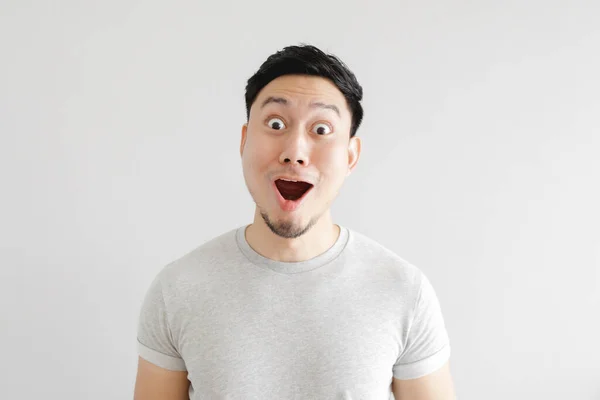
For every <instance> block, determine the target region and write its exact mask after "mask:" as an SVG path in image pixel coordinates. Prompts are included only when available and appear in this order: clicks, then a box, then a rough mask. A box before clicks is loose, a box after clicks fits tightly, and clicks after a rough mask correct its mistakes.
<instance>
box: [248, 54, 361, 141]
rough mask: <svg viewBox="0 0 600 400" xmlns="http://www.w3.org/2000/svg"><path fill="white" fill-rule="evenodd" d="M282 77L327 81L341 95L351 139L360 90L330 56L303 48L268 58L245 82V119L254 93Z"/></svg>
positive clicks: (357, 122) (358, 118) (357, 119)
mask: <svg viewBox="0 0 600 400" xmlns="http://www.w3.org/2000/svg"><path fill="white" fill-rule="evenodd" d="M282 75H313V76H320V77H323V78H326V79H329V80H331V81H332V82H333V83H334V84H335V86H337V88H338V89H339V90H340V92H342V94H343V95H344V97H345V98H346V102H347V103H348V107H349V108H350V112H351V113H352V124H351V126H350V137H353V136H354V135H355V134H356V131H357V130H358V127H359V126H360V123H361V121H362V119H363V109H362V106H361V105H360V101H361V100H362V97H363V90H362V87H361V86H360V85H359V83H358V81H357V80H356V77H355V76H354V74H353V73H352V71H350V69H349V68H348V67H347V66H346V64H344V63H343V62H342V61H341V60H340V59H338V58H337V57H336V56H334V55H332V54H326V53H324V52H323V51H321V50H319V49H318V48H317V47H315V46H312V45H307V44H302V45H300V46H288V47H285V48H283V50H280V51H278V52H277V53H275V54H272V55H270V56H269V57H268V58H267V60H266V61H265V62H264V63H263V64H262V65H261V66H260V68H259V69H258V71H257V72H256V73H255V74H254V75H252V76H251V77H250V79H248V83H247V85H246V117H247V118H250V108H251V107H252V104H253V103H254V101H255V100H256V97H257V96H258V93H259V92H260V91H261V90H262V89H263V88H264V87H265V86H267V84H268V83H269V82H271V81H272V80H274V79H275V78H278V77H280V76H282Z"/></svg>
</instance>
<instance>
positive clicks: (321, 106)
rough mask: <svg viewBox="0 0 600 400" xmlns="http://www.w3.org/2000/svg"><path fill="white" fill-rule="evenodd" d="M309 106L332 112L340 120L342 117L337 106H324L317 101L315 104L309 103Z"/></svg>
mask: <svg viewBox="0 0 600 400" xmlns="http://www.w3.org/2000/svg"><path fill="white" fill-rule="evenodd" d="M310 106H311V107H313V108H325V109H328V110H333V111H335V113H336V114H337V115H338V117H340V118H341V117H342V115H341V114H340V109H339V108H337V106H335V105H333V104H325V103H321V102H320V101H317V102H315V103H311V104H310Z"/></svg>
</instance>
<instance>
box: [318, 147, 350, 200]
mask: <svg viewBox="0 0 600 400" xmlns="http://www.w3.org/2000/svg"><path fill="white" fill-rule="evenodd" d="M316 162H318V164H319V170H320V171H321V173H322V174H323V176H324V178H325V179H326V180H327V182H328V185H331V186H332V187H331V189H332V190H335V189H337V186H338V185H340V184H341V183H342V182H343V181H344V179H345V177H346V172H347V170H348V151H347V150H346V149H341V150H337V149H336V150H334V151H332V152H329V153H324V154H322V155H321V156H320V157H319V159H318V160H317V161H316Z"/></svg>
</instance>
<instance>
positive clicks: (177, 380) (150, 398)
mask: <svg viewBox="0 0 600 400" xmlns="http://www.w3.org/2000/svg"><path fill="white" fill-rule="evenodd" d="M187 374H188V373H187V371H169V370H168V369H164V368H160V367H158V366H156V365H154V364H152V363H150V362H148V361H146V360H144V359H143V358H141V357H138V370H137V377H136V381H135V390H134V394H133V399H134V400H189V397H188V396H189V395H188V390H189V387H190V381H188V379H187Z"/></svg>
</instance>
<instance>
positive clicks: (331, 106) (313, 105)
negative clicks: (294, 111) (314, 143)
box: [261, 96, 341, 117]
mask: <svg viewBox="0 0 600 400" xmlns="http://www.w3.org/2000/svg"><path fill="white" fill-rule="evenodd" d="M269 103H277V104H282V105H284V106H287V105H288V104H289V102H288V101H287V99H284V98H283V97H273V96H269V97H267V98H266V100H265V101H263V103H262V105H261V108H263V107H264V106H266V105H267V104H269ZM310 107H311V108H323V109H327V110H333V111H335V113H336V114H337V115H338V117H341V113H340V109H339V108H338V107H337V106H336V105H334V104H325V103H321V102H320V101H317V102H314V103H310Z"/></svg>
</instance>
